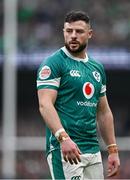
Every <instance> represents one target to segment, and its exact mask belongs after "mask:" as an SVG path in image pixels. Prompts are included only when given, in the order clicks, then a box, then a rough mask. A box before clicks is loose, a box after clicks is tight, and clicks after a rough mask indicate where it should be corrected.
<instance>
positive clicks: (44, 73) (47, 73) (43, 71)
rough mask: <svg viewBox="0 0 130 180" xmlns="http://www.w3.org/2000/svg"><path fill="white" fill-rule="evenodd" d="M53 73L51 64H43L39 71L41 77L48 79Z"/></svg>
mask: <svg viewBox="0 0 130 180" xmlns="http://www.w3.org/2000/svg"><path fill="white" fill-rule="evenodd" d="M50 75H51V69H50V67H49V66H43V67H42V69H41V71H40V72H39V77H40V79H47V78H48V77H49V76H50Z"/></svg>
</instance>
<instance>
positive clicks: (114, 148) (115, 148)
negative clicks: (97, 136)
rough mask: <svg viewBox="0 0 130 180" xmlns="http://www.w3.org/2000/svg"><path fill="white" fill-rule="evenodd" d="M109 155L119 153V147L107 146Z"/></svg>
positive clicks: (114, 145)
mask: <svg viewBox="0 0 130 180" xmlns="http://www.w3.org/2000/svg"><path fill="white" fill-rule="evenodd" d="M107 150H108V154H113V153H118V146H117V144H109V145H108V146H107Z"/></svg>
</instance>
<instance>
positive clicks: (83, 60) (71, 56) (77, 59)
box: [61, 46, 88, 63]
mask: <svg viewBox="0 0 130 180" xmlns="http://www.w3.org/2000/svg"><path fill="white" fill-rule="evenodd" d="M61 49H62V51H63V52H64V53H65V54H66V55H67V56H68V57H70V58H72V59H73V60H76V61H79V62H80V61H82V62H85V63H86V62H87V61H88V55H87V53H86V58H85V59H83V58H77V57H74V56H73V55H72V54H70V52H69V51H68V50H67V49H66V47H65V46H64V47H62V48H61Z"/></svg>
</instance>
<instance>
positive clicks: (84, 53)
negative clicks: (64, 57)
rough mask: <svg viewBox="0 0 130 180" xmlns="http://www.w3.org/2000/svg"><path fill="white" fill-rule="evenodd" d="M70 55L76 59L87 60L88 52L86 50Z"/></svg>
mask: <svg viewBox="0 0 130 180" xmlns="http://www.w3.org/2000/svg"><path fill="white" fill-rule="evenodd" d="M69 53H70V54H71V55H72V56H74V57H76V58H81V59H85V58H86V51H85V50H83V51H82V52H76V53H75V52H70V51H69Z"/></svg>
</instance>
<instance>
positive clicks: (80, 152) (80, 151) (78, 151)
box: [77, 146, 82, 154]
mask: <svg viewBox="0 0 130 180" xmlns="http://www.w3.org/2000/svg"><path fill="white" fill-rule="evenodd" d="M77 150H78V153H79V154H82V153H81V151H80V149H79V148H78V146H77Z"/></svg>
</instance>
